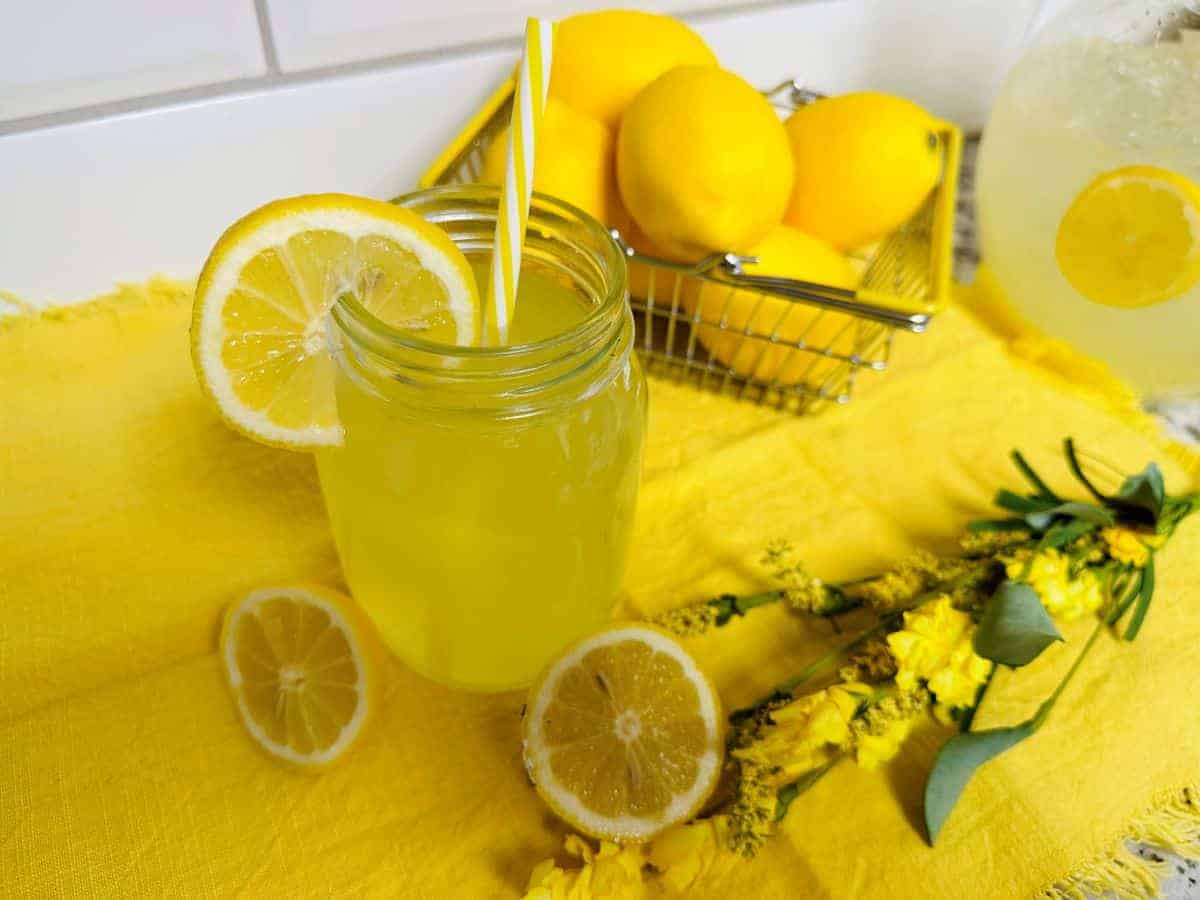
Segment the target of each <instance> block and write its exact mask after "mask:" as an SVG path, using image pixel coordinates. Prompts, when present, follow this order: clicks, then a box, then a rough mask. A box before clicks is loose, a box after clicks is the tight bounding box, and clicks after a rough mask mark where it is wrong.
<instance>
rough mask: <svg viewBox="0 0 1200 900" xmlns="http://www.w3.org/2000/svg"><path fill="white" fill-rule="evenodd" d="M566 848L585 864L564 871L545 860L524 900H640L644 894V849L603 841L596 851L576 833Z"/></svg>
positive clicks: (550, 861)
mask: <svg viewBox="0 0 1200 900" xmlns="http://www.w3.org/2000/svg"><path fill="white" fill-rule="evenodd" d="M565 846H566V851H567V853H569V854H570V855H571V856H574V857H575V858H577V859H579V860H580V861H581V863H582V865H581V866H580V867H579V868H578V869H571V868H562V867H560V866H558V865H557V864H556V863H555V861H554V860H553V859H546V860H542V861H541V862H540V863H538V864H537V865H536V866H534V869H533V872H532V873H531V874H530V876H529V886H528V887H527V888H526V889H525V896H524V898H523V900H638V898H641V897H642V896H643V895H644V889H643V882H642V866H643V865H644V864H645V856H644V854H643V851H642V848H641V847H639V846H636V845H631V846H628V847H618V846H617V845H616V844H614V843H612V842H610V841H601V842H600V849H599V850H593V849H592V847H591V845H590V844H588V842H587V841H585V840H584V839H583V838H581V837H579V836H578V835H575V834H572V835H569V836H568V837H567V840H566V845H565Z"/></svg>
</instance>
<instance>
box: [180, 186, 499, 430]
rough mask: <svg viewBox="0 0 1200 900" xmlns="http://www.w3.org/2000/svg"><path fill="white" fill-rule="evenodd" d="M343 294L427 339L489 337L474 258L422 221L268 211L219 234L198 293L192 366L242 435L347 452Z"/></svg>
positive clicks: (295, 209)
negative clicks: (334, 316)
mask: <svg viewBox="0 0 1200 900" xmlns="http://www.w3.org/2000/svg"><path fill="white" fill-rule="evenodd" d="M344 294H349V295H351V296H353V297H354V298H356V299H357V300H358V302H359V303H360V304H362V306H363V307H365V308H366V309H367V311H368V312H370V313H372V314H373V315H374V316H376V317H377V318H378V319H380V320H382V321H383V322H384V323H385V324H387V325H390V326H392V327H394V328H400V329H404V330H407V331H412V332H414V333H417V334H419V335H420V336H422V337H424V338H426V339H428V340H433V341H439V342H441V343H449V344H460V345H469V344H473V343H474V342H475V341H476V339H477V336H478V335H479V332H480V315H481V311H480V305H479V295H478V289H477V288H476V284H475V277H474V275H473V274H472V272H471V268H470V266H469V264H468V263H467V259H466V257H465V256H463V254H462V252H461V251H459V249H458V248H457V247H456V246H455V244H454V242H453V241H451V240H450V237H449V236H448V235H447V234H446V233H445V232H444V231H442V230H441V229H440V228H438V227H437V226H436V225H433V224H431V223H429V222H427V221H425V220H424V219H423V218H421V217H420V216H419V215H417V214H416V213H415V212H412V211H411V210H407V209H402V208H400V207H398V206H394V205H393V204H391V203H384V202H383V201H381V200H370V199H366V198H363V197H351V196H347V195H344V194H315V195H312V196H306V197H292V198H290V199H287V200H276V201H275V202H273V203H268V204H267V205H266V206H263V207H261V208H260V209H257V210H255V211H254V212H252V213H250V214H249V215H248V216H246V217H245V218H243V219H241V220H240V221H238V222H236V223H235V224H234V225H233V226H232V227H230V228H229V230H228V231H226V232H225V233H224V234H223V235H221V237H220V239H219V240H218V241H217V243H216V246H215V247H213V249H212V252H211V253H210V254H209V257H208V261H207V262H206V263H205V264H204V270H203V271H202V272H201V274H200V280H199V283H198V284H197V286H196V300H195V307H194V310H193V315H192V360H193V362H194V364H195V367H196V374H197V376H198V377H199V379H200V385H201V387H202V388H203V389H204V391H205V393H207V394H208V395H209V396H210V397H211V398H212V400H213V401H214V402H215V403H216V405H217V408H218V409H219V410H220V412H221V414H222V416H223V417H224V418H225V419H226V421H228V422H229V423H230V424H231V425H232V426H233V427H234V428H236V429H238V430H239V431H242V432H243V433H245V434H247V435H249V436H250V437H252V438H254V439H256V440H259V441H262V442H264V443H268V444H276V445H281V446H286V447H292V448H295V449H306V448H314V447H321V446H329V445H334V444H338V443H340V442H341V438H342V428H341V425H340V424H339V422H338V415H337V404H336V402H335V399H334V380H333V376H334V361H333V359H332V356H331V353H330V350H329V343H328V340H327V335H326V329H327V327H328V325H327V322H328V313H329V311H330V309H331V308H332V307H333V305H334V303H335V302H336V301H337V300H338V298H339V297H341V296H342V295H344Z"/></svg>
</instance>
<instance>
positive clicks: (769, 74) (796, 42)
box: [697, 0, 1041, 129]
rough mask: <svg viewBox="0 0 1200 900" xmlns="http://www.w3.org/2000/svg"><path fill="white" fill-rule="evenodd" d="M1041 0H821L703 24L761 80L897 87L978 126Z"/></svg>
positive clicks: (834, 88)
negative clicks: (795, 78) (792, 78)
mask: <svg viewBox="0 0 1200 900" xmlns="http://www.w3.org/2000/svg"><path fill="white" fill-rule="evenodd" d="M1039 2H1041V0H953V2H947V0H853V2H840V0H819V2H811V3H804V4H798V5H790V6H786V7H781V8H764V9H759V10H748V11H746V12H744V13H742V14H741V15H738V16H736V17H731V18H729V19H725V18H716V19H713V20H712V21H710V22H700V23H699V24H698V25H697V28H698V30H699V31H700V33H701V34H703V35H704V37H705V38H706V39H707V40H708V42H709V44H710V45H711V46H712V48H713V50H714V51H716V54H717V57H718V58H719V59H721V60H728V59H736V60H737V61H738V71H739V72H740V73H741V74H742V75H744V76H745V77H747V78H748V79H750V81H752V82H753V83H754V84H756V85H759V86H770V85H771V84H773V83H774V82H775V81H777V80H778V79H779V78H780V77H781V76H789V75H790V76H794V77H799V78H801V79H803V80H804V81H805V82H806V83H807V84H810V85H811V86H813V87H814V88H815V89H818V90H822V91H826V92H829V93H836V92H842V91H850V90H862V89H874V90H884V91H891V92H893V93H898V94H903V95H904V96H906V97H909V98H911V99H913V100H915V101H917V102H918V103H921V104H922V105H924V106H926V107H928V108H929V109H932V110H934V111H935V112H937V113H938V115H940V116H942V117H944V118H947V119H950V120H952V121H955V122H957V123H959V124H960V125H962V126H963V127H965V128H967V129H977V128H980V127H982V125H983V122H984V119H985V117H986V113H987V110H988V108H989V107H990V105H991V100H992V97H993V96H994V94H995V92H996V90H997V89H998V88H999V85H1000V82H1001V81H1002V80H1003V77H1004V75H1005V73H1007V71H1008V69H1009V68H1010V67H1011V66H1012V64H1013V63H1014V62H1016V60H1017V58H1018V56H1019V55H1020V51H1021V48H1022V41H1023V38H1024V35H1025V31H1026V26H1027V24H1028V22H1029V20H1030V18H1031V16H1032V15H1033V14H1034V12H1035V10H1036V9H1037V7H1038V5H1039Z"/></svg>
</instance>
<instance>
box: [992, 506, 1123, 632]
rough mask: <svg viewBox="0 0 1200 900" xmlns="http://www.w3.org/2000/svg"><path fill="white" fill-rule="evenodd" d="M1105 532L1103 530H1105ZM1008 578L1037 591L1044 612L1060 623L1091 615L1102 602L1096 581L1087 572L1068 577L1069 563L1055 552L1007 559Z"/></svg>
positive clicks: (1101, 594) (1102, 594)
mask: <svg viewBox="0 0 1200 900" xmlns="http://www.w3.org/2000/svg"><path fill="white" fill-rule="evenodd" d="M1106 530H1107V529H1106ZM1005 562H1006V563H1007V573H1008V577H1009V578H1012V579H1015V580H1018V581H1023V582H1025V583H1026V584H1028V585H1029V586H1030V587H1032V588H1033V589H1034V590H1035V591H1037V595H1038V598H1039V599H1040V600H1041V601H1042V606H1044V607H1046V612H1048V613H1050V615H1052V616H1054V618H1056V619H1059V620H1060V621H1063V622H1073V621H1075V620H1076V619H1079V618H1082V617H1083V616H1085V615H1089V614H1091V613H1094V612H1095V611H1096V610H1097V609H1099V608H1100V604H1101V603H1103V602H1104V592H1103V590H1102V589H1101V586H1100V579H1099V578H1097V577H1096V573H1095V572H1093V571H1092V570H1091V569H1083V570H1082V571H1080V572H1079V573H1077V574H1076V575H1075V577H1074V578H1072V577H1071V560H1070V558H1069V557H1067V556H1064V555H1063V554H1061V553H1059V552H1058V551H1057V550H1053V549H1051V550H1042V551H1040V552H1039V553H1036V554H1034V555H1033V556H1032V557H1030V558H1029V559H1007V560H1005Z"/></svg>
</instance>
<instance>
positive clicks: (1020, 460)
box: [1012, 450, 1062, 502]
mask: <svg viewBox="0 0 1200 900" xmlns="http://www.w3.org/2000/svg"><path fill="white" fill-rule="evenodd" d="M1012 461H1013V463H1014V464H1015V465H1016V467H1017V468H1018V469H1020V470H1021V474H1022V475H1024V476H1025V478H1026V480H1028V482H1029V483H1030V484H1032V485H1033V489H1034V490H1035V491H1037V492H1038V493H1039V494H1040V495H1041V496H1043V497H1047V498H1049V499H1050V500H1054V501H1056V502H1057V501H1058V500H1060V499H1062V498H1061V497H1059V496H1058V494H1056V493H1054V491H1052V490H1050V486H1049V485H1047V484H1046V482H1044V481H1042V479H1041V476H1039V475H1038V473H1037V472H1035V471H1034V469H1033V466H1031V465H1030V464H1029V462H1028V460H1026V459H1025V457H1024V456H1023V455H1022V454H1021V451H1020V450H1014V451H1013V452H1012Z"/></svg>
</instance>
